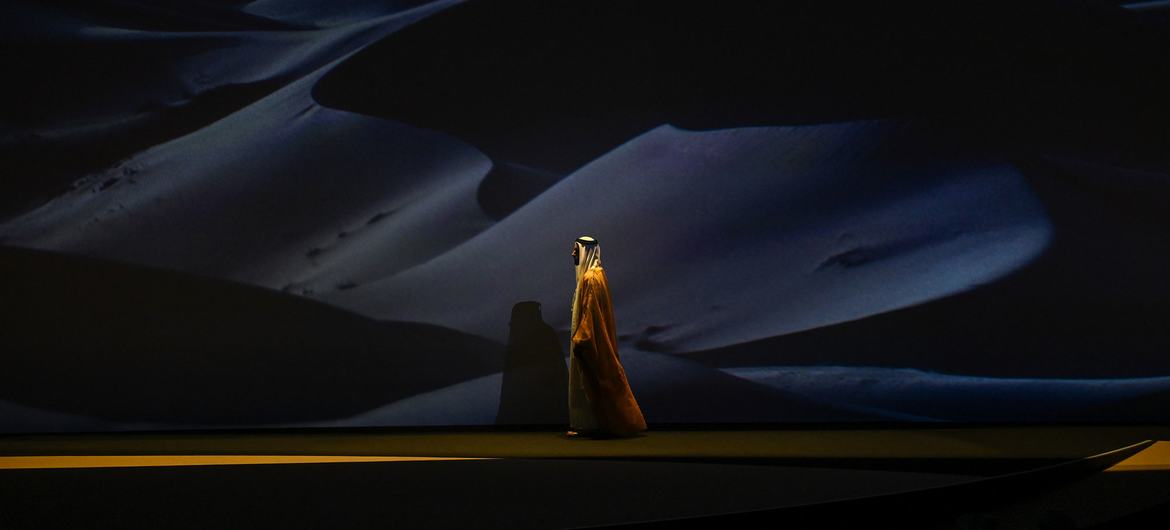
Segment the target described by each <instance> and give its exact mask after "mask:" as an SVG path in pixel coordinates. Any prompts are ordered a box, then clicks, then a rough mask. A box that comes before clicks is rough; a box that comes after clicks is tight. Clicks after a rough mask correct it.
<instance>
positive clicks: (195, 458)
mask: <svg viewBox="0 0 1170 530" xmlns="http://www.w3.org/2000/svg"><path fill="white" fill-rule="evenodd" d="M436 460H486V459H484V458H458V457H428V456H317V455H100V456H97V455H94V456H90V455H68V456H4V457H0V469H67V468H90V467H159V466H226V465H252V464H335V463H353V462H422V461H427V462H429V461H436Z"/></svg>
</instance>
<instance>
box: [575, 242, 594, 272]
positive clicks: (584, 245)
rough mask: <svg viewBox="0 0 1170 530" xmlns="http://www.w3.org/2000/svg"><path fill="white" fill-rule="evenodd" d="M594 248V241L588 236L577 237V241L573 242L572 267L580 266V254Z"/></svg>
mask: <svg viewBox="0 0 1170 530" xmlns="http://www.w3.org/2000/svg"><path fill="white" fill-rule="evenodd" d="M596 246H597V240H596V239H593V238H592V237H590V236H581V237H578V238H577V240H576V241H574V242H573V265H574V266H580V265H581V253H582V252H583V251H585V250H586V249H589V248H593V247H596Z"/></svg>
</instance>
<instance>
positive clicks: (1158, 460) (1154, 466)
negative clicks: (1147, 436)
mask: <svg viewBox="0 0 1170 530" xmlns="http://www.w3.org/2000/svg"><path fill="white" fill-rule="evenodd" d="M1105 471H1170V442H1155V443H1154V445H1151V446H1150V447H1148V448H1147V449H1146V450H1145V451H1142V452H1140V453H1138V454H1136V455H1133V456H1131V457H1129V458H1127V459H1125V460H1122V461H1121V462H1118V463H1117V465H1115V466H1113V467H1111V468H1109V469H1106V470H1105Z"/></svg>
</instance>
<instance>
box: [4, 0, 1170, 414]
mask: <svg viewBox="0 0 1170 530" xmlns="http://www.w3.org/2000/svg"><path fill="white" fill-rule="evenodd" d="M814 4H815V3H781V4H776V5H772V4H755V3H752V4H748V3H743V4H736V5H729V6H724V5H714V4H694V5H691V4H687V5H681V4H680V3H677V2H665V1H650V2H637V3H626V2H581V3H576V4H572V5H569V6H565V7H564V8H562V9H548V8H547V6H545V5H544V3H543V2H539V1H536V0H510V1H497V2H485V1H476V0H472V1H468V2H454V1H440V2H430V3H426V2H413V1H412V2H374V1H367V0H347V1H343V2H313V1H309V0H259V1H253V2H234V1H214V2H201V3H187V2H170V1H168V2H157V3H151V5H149V6H148V5H144V4H140V3H138V2H124V1H121V0H109V1H102V2H49V3H45V2H34V1H18V2H15V3H12V5H11V6H10V10H11V14H10V16H5V17H4V18H3V20H2V21H0V28H3V30H4V31H3V36H2V37H0V42H3V47H2V50H3V51H0V57H3V58H4V59H5V64H8V65H11V66H10V71H11V72H13V77H12V80H11V82H6V83H5V84H6V86H5V88H4V89H3V98H2V99H0V158H2V159H3V163H2V164H3V169H2V173H0V186H2V188H0V189H2V190H3V192H2V193H0V272H3V278H4V279H3V284H4V287H3V290H2V291H0V316H2V317H3V326H4V328H5V332H4V336H3V337H2V338H0V340H2V341H3V343H2V344H3V346H0V363H3V365H2V366H3V368H2V369H0V432H58V431H71V430H72V431H101V430H136V429H138V430H141V429H147V430H149V429H156V430H167V429H206V428H219V427H241V426H260V427H289V426H294V427H379V426H415V425H426V426H437V425H488V424H492V423H493V422H494V421H495V417H496V416H495V415H496V412H497V405H498V403H499V398H500V394H501V385H503V381H505V380H506V378H505V377H504V374H503V373H502V372H503V370H504V369H505V368H504V362H503V359H504V354H505V348H506V345H507V344H508V342H509V341H508V339H509V337H508V333H509V315H510V314H511V311H512V308H513V307H514V306H515V305H516V304H517V303H520V302H524V301H535V302H539V304H540V305H541V307H542V308H543V309H542V313H541V314H542V315H543V319H544V321H545V323H547V324H548V325H549V326H551V327H552V329H553V330H555V332H556V333H557V334H558V338H559V340H560V342H561V344H562V348H566V347H567V344H568V337H567V334H568V330H569V305H570V301H571V297H572V293H573V288H574V286H573V283H572V279H573V269H572V263H571V261H570V259H571V258H570V256H569V245H570V243H571V242H572V241H573V240H574V239H575V238H576V237H577V236H580V235H583V234H589V235H592V236H594V237H596V238H597V239H598V240H599V241H601V242H602V248H603V258H602V260H603V266H604V267H605V269H606V274H607V275H608V278H609V279H610V283H611V286H612V289H613V296H614V302H615V309H616V318H617V322H618V327H619V331H620V337H619V346H620V349H621V352H622V355H623V357H622V359H623V362H624V363H625V365H626V369H627V371H628V373H629V378H630V384H631V386H632V388H633V390H634V392H635V394H636V395H637V396H638V398H639V402H640V404H641V405H642V408H643V410H644V412H645V415H646V418H647V419H648V420H649V421H650V422H651V424H654V423H656V422H657V423H703V424H719V423H770V422H778V423H784V422H799V423H818V422H825V423H848V422H873V421H880V422H889V421H894V422H900V421H905V422H964V421H967V422H1013V421H1021V420H1025V419H1026V420H1027V421H1052V422H1059V421H1070V420H1073V419H1076V418H1082V419H1083V418H1092V419H1093V420H1092V421H1097V420H1100V421H1110V420H1120V421H1146V422H1155V423H1157V422H1165V421H1166V420H1167V411H1168V410H1170V408H1167V407H1166V405H1170V402H1168V401H1167V396H1168V395H1170V391H1168V389H1167V384H1166V382H1165V378H1166V377H1167V376H1170V358H1168V357H1167V356H1166V355H1165V352H1166V351H1167V350H1166V348H1168V347H1170V334H1167V332H1166V329H1165V322H1166V320H1165V315H1167V314H1170V282H1167V281H1166V279H1165V276H1166V275H1165V267H1164V264H1165V263H1166V262H1167V260H1168V259H1170V235H1167V232H1166V226H1170V223H1167V221H1170V219H1168V214H1167V212H1170V210H1168V209H1167V205H1170V180H1168V179H1170V161H1168V160H1167V159H1166V153H1167V152H1170V150H1168V148H1170V145H1168V142H1170V135H1168V134H1167V127H1168V125H1167V124H1170V103H1168V102H1167V101H1168V100H1167V99H1166V98H1165V97H1164V94H1166V93H1170V56H1168V55H1167V53H1166V50H1167V49H1170V26H1167V25H1166V24H1165V23H1164V19H1162V18H1159V16H1160V14H1159V13H1160V12H1158V11H1150V10H1144V9H1126V8H1124V7H1117V6H1105V5H1095V4H1093V5H1089V4H1081V3H1075V4H1068V3H1063V2H1055V1H1048V0H1044V1H1041V0H1036V1H1030V2H1022V3H1020V2H989V3H985V4H983V5H980V6H974V7H972V8H971V12H970V13H967V14H965V15H963V16H957V15H954V14H951V13H949V12H945V13H944V12H943V11H940V12H939V13H936V15H937V17H938V23H937V24H935V25H932V26H919V25H915V24H913V23H912V22H911V20H912V19H911V18H909V17H906V16H905V15H906V14H907V13H908V12H909V11H913V10H916V9H919V8H917V7H913V8H912V7H910V6H908V5H903V4H900V3H895V4H893V5H881V6H877V5H875V6H869V7H865V8H861V9H858V10H842V9H838V8H836V7H834V6H830V5H814ZM666 14H669V16H665V15H666ZM989 21H994V24H990V22H989ZM990 26H995V27H996V31H995V32H994V34H993V33H992V32H990V31H989V30H988V29H987V28H988V27H990ZM1086 28H1091V31H1090V30H1088V29H1086ZM566 353H567V352H565V351H562V352H561V354H562V355H564V354H566ZM555 361H559V359H556V360H555ZM525 384H539V383H538V382H537V383H533V382H527V383H525ZM520 390H521V391H523V390H524V389H520ZM976 403H982V404H983V405H982V406H980V407H975V406H974V404H976ZM1086 421H1089V420H1086Z"/></svg>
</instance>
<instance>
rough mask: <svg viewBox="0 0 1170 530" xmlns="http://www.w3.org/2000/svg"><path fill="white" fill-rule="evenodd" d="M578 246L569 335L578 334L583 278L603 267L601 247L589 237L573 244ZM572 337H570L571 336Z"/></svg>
mask: <svg viewBox="0 0 1170 530" xmlns="http://www.w3.org/2000/svg"><path fill="white" fill-rule="evenodd" d="M573 244H574V245H576V246H577V287H576V288H575V289H573V306H572V307H573V320H571V321H570V324H569V333H570V334H571V335H576V334H577V301H578V300H579V299H580V298H579V297H580V296H581V277H582V276H585V272H586V271H588V270H589V269H592V268H594V267H600V266H601V245H599V244H597V240H596V239H593V238H592V237H589V236H581V237H578V238H577V241H575V242H574V243H573ZM571 335H570V336H571Z"/></svg>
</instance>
